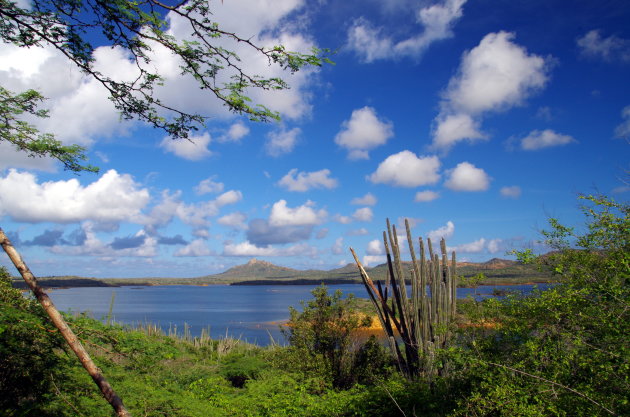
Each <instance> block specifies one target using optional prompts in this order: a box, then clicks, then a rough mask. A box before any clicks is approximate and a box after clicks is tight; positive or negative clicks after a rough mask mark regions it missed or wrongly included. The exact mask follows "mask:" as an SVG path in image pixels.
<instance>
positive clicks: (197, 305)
mask: <svg viewBox="0 0 630 417" xmlns="http://www.w3.org/2000/svg"><path fill="white" fill-rule="evenodd" d="M313 288H315V286H310V285H260V286H228V285H212V286H207V287H196V286H188V285H181V286H180V285H177V286H157V287H118V288H110V287H105V288H70V289H64V290H54V291H50V297H51V298H52V299H53V302H54V303H55V305H56V306H57V308H58V309H60V310H62V311H69V312H89V314H90V315H91V316H92V317H94V318H97V319H104V318H105V317H106V316H107V312H108V311H109V305H110V302H111V298H112V293H115V301H114V309H113V314H112V315H113V320H115V321H116V322H118V323H124V324H137V323H139V322H142V323H146V322H151V323H155V324H158V325H159V326H161V327H162V328H163V329H164V330H165V331H168V329H169V328H173V327H174V326H177V330H178V331H179V332H180V333H181V332H183V329H184V323H186V324H187V325H188V326H190V332H191V334H192V335H193V336H199V335H200V334H201V330H202V329H204V328H208V327H209V329H210V335H211V337H213V338H221V337H224V336H225V335H226V334H227V335H229V336H231V337H235V338H240V339H242V340H246V341H248V342H251V343H257V344H259V345H267V344H269V343H270V342H271V337H273V339H274V340H276V341H279V342H282V343H284V339H283V338H282V334H281V332H280V329H279V325H278V323H279V322H281V321H283V320H286V319H287V318H288V317H289V310H288V308H289V306H294V307H296V308H298V307H299V303H300V300H309V299H311V298H312V297H311V294H310V291H311V290H312V289H313ZM329 288H330V289H331V290H332V291H334V290H336V289H340V290H342V291H343V293H344V294H348V293H353V294H355V295H356V296H357V297H367V293H366V292H365V288H364V287H363V285H360V284H352V285H350V284H347V285H333V286H330V287H329ZM494 288H497V289H505V290H508V291H524V292H529V291H531V289H532V286H531V285H522V286H520V285H519V286H482V287H479V288H477V294H478V296H480V297H483V296H490V295H491V294H492V291H493V289H494ZM539 288H541V289H543V288H545V286H544V285H540V286H539ZM471 294H473V290H472V289H471V288H459V289H458V290H457V296H458V298H464V297H467V296H468V295H471Z"/></svg>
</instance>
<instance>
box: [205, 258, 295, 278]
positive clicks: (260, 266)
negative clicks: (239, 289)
mask: <svg viewBox="0 0 630 417" xmlns="http://www.w3.org/2000/svg"><path fill="white" fill-rule="evenodd" d="M300 272H301V271H299V270H297V269H293V268H287V267H284V266H278V265H274V264H272V263H271V262H267V261H260V260H258V259H256V258H253V259H251V260H250V261H249V262H247V263H246V264H243V265H237V266H234V267H232V268H230V269H228V270H227V271H225V272H221V273H220V274H215V275H208V277H211V276H214V277H221V278H227V279H229V278H233V279H239V278H254V279H260V278H287V277H295V276H297V275H299V274H300Z"/></svg>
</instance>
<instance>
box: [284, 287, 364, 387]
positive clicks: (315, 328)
mask: <svg viewBox="0 0 630 417" xmlns="http://www.w3.org/2000/svg"><path fill="white" fill-rule="evenodd" d="M311 294H313V299H312V300H310V301H308V302H306V303H305V302H304V301H302V302H301V304H302V311H299V310H297V309H295V308H293V307H289V312H290V314H291V318H290V319H289V322H288V329H289V330H283V332H284V333H285V336H286V337H287V339H288V340H289V343H290V344H291V346H292V347H293V348H295V349H298V350H300V351H301V352H303V353H305V354H307V355H309V356H310V358H311V359H315V360H321V361H323V362H322V363H321V365H323V366H324V367H326V368H328V369H329V371H330V372H331V373H332V380H333V385H334V386H336V387H345V386H348V385H349V383H350V382H352V380H353V378H352V375H351V374H350V371H351V369H352V364H353V360H354V352H353V344H354V342H355V340H354V338H353V332H355V331H356V330H358V329H361V328H363V327H367V326H369V325H370V324H371V322H372V320H371V318H370V317H368V316H365V315H361V314H357V312H356V310H355V307H356V301H355V298H354V296H353V295H352V294H349V295H348V296H347V297H346V298H342V292H341V291H340V290H337V291H335V292H334V293H333V294H332V295H329V294H328V289H327V288H326V286H325V285H323V284H322V285H321V286H320V287H317V288H315V289H314V290H313V291H311Z"/></svg>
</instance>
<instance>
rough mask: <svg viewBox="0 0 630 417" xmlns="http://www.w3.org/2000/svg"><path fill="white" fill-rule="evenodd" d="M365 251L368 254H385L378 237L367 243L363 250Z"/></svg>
mask: <svg viewBox="0 0 630 417" xmlns="http://www.w3.org/2000/svg"><path fill="white" fill-rule="evenodd" d="M365 253H367V254H368V255H372V256H375V255H384V254H385V249H384V248H383V243H382V242H381V241H380V240H378V239H374V240H371V241H370V242H369V243H368V246H367V249H366V250H365Z"/></svg>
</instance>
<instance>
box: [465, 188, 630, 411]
mask: <svg viewBox="0 0 630 417" xmlns="http://www.w3.org/2000/svg"><path fill="white" fill-rule="evenodd" d="M581 198H582V199H583V200H585V201H587V202H588V203H589V205H587V206H584V207H583V211H584V214H585V215H586V219H587V223H586V229H585V231H584V232H582V233H579V232H576V231H575V229H574V228H570V227H566V226H564V225H562V224H561V223H560V222H559V221H558V220H556V219H551V220H550V225H551V229H550V230H548V231H545V232H543V236H544V238H545V240H546V242H547V244H549V245H550V246H551V247H552V248H554V249H555V250H556V251H555V252H553V253H552V254H550V255H545V256H542V257H539V258H537V259H536V261H537V262H540V263H541V264H543V265H544V266H546V267H550V268H552V269H553V270H554V271H555V272H556V274H558V275H559V276H560V277H561V278H562V284H561V285H558V286H555V287H554V288H552V289H550V290H547V291H544V292H539V293H538V294H535V296H531V297H518V296H511V297H508V298H507V300H506V301H505V302H503V303H497V302H493V303H492V305H491V308H493V309H495V308H497V307H498V310H499V314H500V315H501V327H500V328H498V329H496V330H495V331H493V332H491V334H490V336H486V337H478V338H474V339H472V341H471V343H470V346H471V348H472V353H473V355H472V356H471V360H470V364H469V367H470V368H469V370H468V372H472V373H474V374H477V375H479V377H478V378H476V379H477V380H476V383H475V385H476V388H475V389H474V390H473V392H472V393H471V395H470V396H468V397H467V398H465V399H461V400H460V405H461V407H460V409H459V411H458V415H510V416H515V415H521V416H532V415H572V416H596V415H627V414H629V413H630V401H629V398H628V393H629V392H630V377H629V375H630V341H629V339H628V337H627V336H628V334H630V324H629V323H630V317H629V315H630V286H629V283H630V281H629V277H630V274H629V272H630V266H629V265H630V251H629V249H630V247H629V242H630V239H629V238H630V223H629V218H628V213H629V211H630V210H629V206H628V205H627V204H620V203H616V202H614V201H612V200H610V199H608V198H606V197H603V196H586V197H581ZM524 256H525V257H527V256H530V257H531V253H526V254H524Z"/></svg>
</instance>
